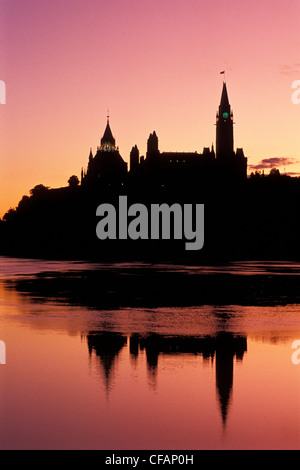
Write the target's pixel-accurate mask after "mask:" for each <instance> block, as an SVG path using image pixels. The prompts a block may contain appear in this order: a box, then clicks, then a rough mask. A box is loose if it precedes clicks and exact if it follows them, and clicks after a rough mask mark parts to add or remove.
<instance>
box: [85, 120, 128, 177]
mask: <svg viewBox="0 0 300 470" xmlns="http://www.w3.org/2000/svg"><path fill="white" fill-rule="evenodd" d="M126 174H127V163H126V162H125V161H124V160H123V158H122V157H121V155H120V153H119V148H118V147H116V141H115V138H114V137H113V134H112V131H111V128H110V123H109V116H107V123H106V128H105V131H104V134H103V137H102V138H101V141H100V146H98V147H97V153H96V155H95V156H93V152H92V149H91V150H90V154H89V161H88V167H87V171H85V172H84V171H83V170H82V172H81V183H82V185H86V184H95V183H97V182H100V181H101V183H104V184H105V183H108V184H114V183H116V184H119V183H120V182H121V181H122V180H124V179H125V178H126Z"/></svg>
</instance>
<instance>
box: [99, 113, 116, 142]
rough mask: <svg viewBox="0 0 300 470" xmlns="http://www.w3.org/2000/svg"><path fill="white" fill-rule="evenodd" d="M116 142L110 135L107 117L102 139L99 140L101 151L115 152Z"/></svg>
mask: <svg viewBox="0 0 300 470" xmlns="http://www.w3.org/2000/svg"><path fill="white" fill-rule="evenodd" d="M115 146H116V141H115V139H114V137H113V135H112V132H111V128H110V125H109V116H107V124H106V129H105V131H104V134H103V137H102V139H101V147H100V148H101V149H102V150H110V149H111V150H115Z"/></svg>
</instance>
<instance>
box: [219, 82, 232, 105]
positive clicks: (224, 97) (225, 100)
mask: <svg viewBox="0 0 300 470" xmlns="http://www.w3.org/2000/svg"><path fill="white" fill-rule="evenodd" d="M219 111H227V112H229V111H230V104H229V99H228V93H227V87H226V82H223V90H222V96H221V102H220V106H219Z"/></svg>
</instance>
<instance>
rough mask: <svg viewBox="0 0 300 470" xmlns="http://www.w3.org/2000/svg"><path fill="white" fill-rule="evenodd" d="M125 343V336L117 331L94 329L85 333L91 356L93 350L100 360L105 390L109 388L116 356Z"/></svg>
mask: <svg viewBox="0 0 300 470" xmlns="http://www.w3.org/2000/svg"><path fill="white" fill-rule="evenodd" d="M126 343H127V338H126V337H125V336H123V335H121V334H118V333H113V332H97V331H96V332H90V333H89V334H88V335H87V344H88V349H89V354H90V356H91V355H92V353H93V352H94V353H95V354H96V356H97V357H98V358H99V360H100V365H101V368H102V371H103V375H104V379H105V387H106V390H107V392H109V389H110V382H111V375H112V371H113V367H114V364H115V361H116V358H117V356H118V354H119V352H120V351H121V349H122V348H123V347H124V346H125V345H126Z"/></svg>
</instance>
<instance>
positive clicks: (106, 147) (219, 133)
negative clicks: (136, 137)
mask: <svg viewBox="0 0 300 470" xmlns="http://www.w3.org/2000/svg"><path fill="white" fill-rule="evenodd" d="M233 125H234V122H233V112H232V110H231V106H230V103H229V99H228V93H227V87H226V82H225V81H224V82H223V89H222V95H221V101H220V105H219V109H218V112H217V115H216V151H215V150H214V146H213V145H212V147H211V148H209V147H204V149H203V153H202V154H200V153H197V152H160V150H159V146H158V137H157V135H156V132H155V131H154V132H153V133H152V134H150V136H149V138H148V142H147V153H146V157H144V156H140V154H139V149H138V147H137V146H136V145H135V146H134V147H133V148H132V150H131V152H130V171H129V172H128V169H127V163H126V162H125V161H124V160H123V158H122V157H121V155H120V153H119V149H118V147H116V141H115V138H114V137H113V134H112V131H111V128H110V123H109V117H108V118H107V125H106V129H105V132H104V135H103V137H102V139H101V145H100V146H99V147H98V148H97V152H96V154H95V155H93V153H92V149H91V150H90V154H89V161H88V166H87V169H86V170H84V169H82V170H81V184H82V186H85V187H88V186H90V185H95V184H98V183H99V182H101V184H105V183H108V184H114V185H117V184H125V183H129V184H130V183H134V182H135V181H138V182H139V183H140V184H143V182H145V181H149V182H150V183H151V184H153V183H155V182H157V183H159V184H163V185H168V184H172V182H176V183H177V182H178V180H180V181H182V182H184V180H185V178H186V182H188V181H190V180H191V178H192V179H195V178H197V179H200V180H201V179H203V180H204V181H209V180H215V179H216V178H218V179H220V178H221V179H222V178H224V177H226V178H227V179H228V178H229V179H230V178H234V179H236V178H237V179H241V178H242V179H243V178H246V177H247V158H246V157H245V156H244V152H243V149H242V148H237V149H236V151H234V138H233Z"/></svg>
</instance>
